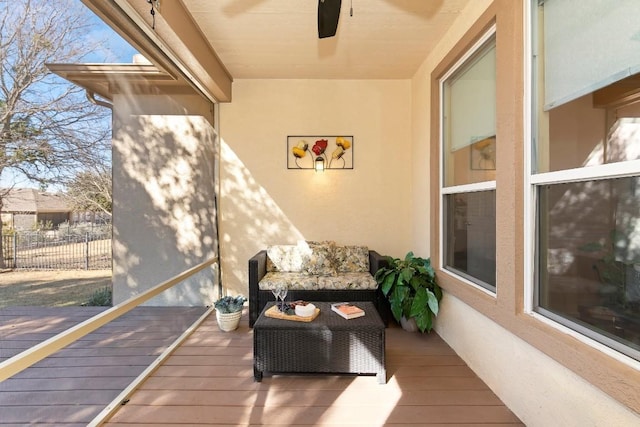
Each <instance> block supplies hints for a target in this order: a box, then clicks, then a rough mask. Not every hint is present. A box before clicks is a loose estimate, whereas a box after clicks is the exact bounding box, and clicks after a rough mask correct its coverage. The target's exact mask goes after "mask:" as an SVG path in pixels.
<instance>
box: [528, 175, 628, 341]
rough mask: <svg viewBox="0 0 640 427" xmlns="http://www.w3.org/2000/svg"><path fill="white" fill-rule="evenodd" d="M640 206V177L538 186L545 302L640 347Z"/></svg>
mask: <svg viewBox="0 0 640 427" xmlns="http://www.w3.org/2000/svg"><path fill="white" fill-rule="evenodd" d="M639 212H640V178H638V177H632V178H618V179H608V180H598V181H587V182H579V183H565V184H554V185H547V186H542V187H540V191H539V234H538V254H539V264H540V265H539V276H540V277H539V287H538V305H539V307H541V308H543V309H545V310H548V311H550V312H552V313H555V314H557V315H559V316H561V317H562V318H565V319H569V320H571V321H573V322H575V323H578V324H579V325H581V326H584V327H586V328H588V329H589V330H591V331H594V332H597V333H598V334H602V335H604V336H605V337H608V338H609V339H611V340H613V341H614V342H618V343H621V344H623V345H626V346H629V347H632V348H635V349H636V350H640V217H639V215H638V213H639ZM594 338H595V339H600V340H602V337H599V336H598V335H594Z"/></svg>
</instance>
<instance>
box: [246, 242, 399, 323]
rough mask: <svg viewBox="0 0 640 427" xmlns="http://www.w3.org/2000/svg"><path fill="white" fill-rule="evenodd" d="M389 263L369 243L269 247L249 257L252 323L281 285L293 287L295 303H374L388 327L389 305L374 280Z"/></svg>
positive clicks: (291, 295)
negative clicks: (303, 301)
mask: <svg viewBox="0 0 640 427" xmlns="http://www.w3.org/2000/svg"><path fill="white" fill-rule="evenodd" d="M384 265H386V260H385V258H384V257H383V256H381V255H380V254H379V253H377V252H376V251H373V250H369V249H368V248H367V247H366V246H344V245H339V244H336V243H335V242H331V241H327V242H308V241H302V242H299V243H298V244H296V245H273V246H269V247H268V248H267V249H266V250H261V251H260V252H258V253H257V254H255V255H254V256H253V257H251V259H249V326H251V327H253V324H254V323H255V322H256V320H257V319H258V316H259V315H260V313H261V312H262V309H263V308H264V307H265V305H266V304H267V302H268V301H273V300H274V296H273V294H272V292H271V290H272V289H274V288H275V286H276V285H278V284H283V285H285V286H286V287H287V288H288V289H289V292H288V294H287V300H289V301H293V300H298V299H302V300H306V301H325V302H331V301H333V302H337V301H371V302H372V303H373V304H374V305H375V307H376V309H377V310H378V313H379V314H380V316H381V317H382V320H383V321H384V323H385V325H386V324H387V319H388V313H389V308H388V303H387V300H386V298H385V297H384V295H383V294H382V291H381V290H380V289H379V288H378V285H377V283H376V281H375V279H374V278H373V276H374V275H375V272H376V271H378V269H379V268H381V267H383V266H384Z"/></svg>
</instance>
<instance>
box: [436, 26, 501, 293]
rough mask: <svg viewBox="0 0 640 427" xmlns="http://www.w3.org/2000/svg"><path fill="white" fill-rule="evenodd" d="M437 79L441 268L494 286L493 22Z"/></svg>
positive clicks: (494, 143) (480, 284)
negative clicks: (464, 53) (440, 155)
mask: <svg viewBox="0 0 640 427" xmlns="http://www.w3.org/2000/svg"><path fill="white" fill-rule="evenodd" d="M440 84H441V94H442V117H441V120H442V126H441V129H442V143H441V148H442V150H441V152H442V153H443V155H442V168H441V170H442V177H441V182H442V187H441V195H442V209H443V212H442V218H443V228H442V229H443V239H442V241H443V248H442V251H443V252H442V253H443V256H442V257H441V258H442V260H443V263H444V265H443V267H444V268H445V269H446V270H447V271H449V272H451V273H453V274H456V275H458V276H460V277H462V278H464V279H466V280H469V281H470V282H472V283H474V284H476V285H479V286H481V287H483V288H486V289H488V290H490V291H495V289H496V257H495V253H496V212H495V206H496V194H495V172H496V146H497V144H496V142H497V141H496V37H495V27H494V28H492V29H491V30H490V31H489V32H488V33H487V34H485V35H484V37H482V38H481V39H480V41H479V42H478V43H477V44H476V45H475V46H474V47H473V48H472V49H471V50H470V51H469V53H468V55H466V56H465V57H464V58H462V60H461V61H459V62H458V63H457V64H456V65H455V66H454V67H453V68H452V69H451V70H450V72H449V73H447V74H446V75H445V76H444V77H443V79H442V80H441V83H440Z"/></svg>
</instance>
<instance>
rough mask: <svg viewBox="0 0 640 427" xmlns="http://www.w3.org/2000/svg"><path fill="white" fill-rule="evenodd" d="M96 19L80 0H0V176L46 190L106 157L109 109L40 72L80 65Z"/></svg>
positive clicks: (90, 44)
mask: <svg viewBox="0 0 640 427" xmlns="http://www.w3.org/2000/svg"><path fill="white" fill-rule="evenodd" d="M94 22H95V21H94V20H93V19H92V15H91V12H90V11H89V10H88V9H86V8H85V7H84V5H82V4H81V3H80V2H79V1H73V0H57V1H54V2H52V1H44V2H43V1H37V2H36V1H31V0H11V1H9V0H0V71H1V72H0V177H4V175H3V174H5V173H6V172H8V171H10V170H11V171H12V173H13V174H16V173H17V174H19V175H22V176H24V177H26V178H27V179H29V180H30V181H32V182H36V183H39V184H40V185H41V187H46V186H47V185H49V184H53V183H58V182H60V181H61V178H63V177H65V176H73V175H74V174H75V173H77V171H78V170H81V169H83V168H85V167H86V166H87V165H91V164H103V163H105V161H106V159H107V158H108V156H109V155H110V136H111V128H110V121H109V120H108V118H109V115H110V111H109V110H107V109H105V108H102V107H98V106H96V105H93V104H91V103H90V102H88V101H87V99H86V98H85V96H84V93H83V90H82V89H81V88H79V87H77V86H75V85H73V84H71V83H69V82H67V81H65V80H63V79H61V78H59V77H57V76H54V75H52V74H51V73H50V72H49V70H48V69H47V67H46V63H78V62H83V57H85V56H86V55H87V54H88V53H90V52H91V51H92V50H94V49H96V48H97V47H98V46H99V44H100V41H92V40H90V39H89V38H88V36H89V34H92V32H91V29H92V27H93V25H94V24H93V23H94ZM13 185H15V184H13ZM11 186H12V185H11V183H10V185H9V187H11ZM6 191H7V190H4V195H6ZM2 196H3V193H2V192H0V207H1V206H2ZM0 237H1V234H0ZM1 242H2V239H1V238H0V266H2V264H3V263H4V257H3V254H2V245H1Z"/></svg>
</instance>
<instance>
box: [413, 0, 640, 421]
mask: <svg viewBox="0 0 640 427" xmlns="http://www.w3.org/2000/svg"><path fill="white" fill-rule="evenodd" d="M524 3H525V2H524V1H523V2H522V4H524ZM522 4H520V5H518V4H517V2H513V1H512V0H495V1H489V0H476V1H473V2H470V4H469V6H468V7H467V9H466V10H465V13H464V14H463V15H462V16H461V17H460V19H459V20H458V21H457V22H456V24H455V25H454V26H453V27H452V28H451V30H450V31H449V33H448V34H447V36H446V37H445V39H444V40H443V41H442V42H441V43H440V45H439V46H438V49H437V50H436V51H434V52H433V54H432V55H431V56H429V57H428V58H427V59H426V60H425V62H424V63H423V64H422V67H421V68H420V70H419V71H418V73H417V74H416V75H415V77H414V78H413V81H412V129H413V138H412V144H413V166H412V170H413V172H412V173H413V177H414V183H415V185H414V187H413V189H412V200H413V211H412V224H413V236H414V237H415V239H416V240H414V242H413V245H414V247H417V248H419V249H420V251H422V252H424V251H426V250H427V249H426V248H425V247H422V246H420V245H421V243H422V242H424V237H427V236H428V237H430V239H431V243H430V246H429V250H430V252H431V256H432V259H433V260H434V262H435V263H436V264H437V263H439V256H438V251H437V248H438V247H439V244H440V239H439V232H438V230H439V225H438V224H439V209H440V205H439V197H438V184H439V183H438V175H437V174H438V173H439V172H438V168H439V165H438V160H437V156H438V155H439V154H438V149H437V146H438V145H437V144H438V132H439V131H438V128H437V127H438V124H437V123H438V119H437V114H438V113H437V108H438V103H437V97H432V95H434V93H433V91H432V89H433V87H434V86H432V84H435V83H434V82H433V81H431V79H432V77H434V76H436V75H437V74H438V73H441V72H442V71H443V69H444V64H452V63H453V62H455V60H456V58H459V56H460V55H461V53H462V52H463V51H464V49H463V47H464V46H468V45H469V44H470V43H471V42H472V41H473V36H472V35H471V34H472V33H474V32H475V33H478V32H481V29H482V28H486V25H487V24H488V23H490V22H491V20H492V19H493V18H494V17H495V16H496V15H497V26H498V42H497V44H498V50H499V53H498V55H499V57H498V76H497V77H498V78H497V80H498V82H499V83H498V85H499V87H498V94H497V96H498V132H497V134H498V141H499V142H498V144H499V145H498V156H497V159H498V165H497V166H498V167H497V178H496V180H497V188H498V190H497V194H498V200H497V209H496V211H497V216H498V218H497V223H498V226H497V230H496V232H497V239H498V242H499V244H498V247H497V259H498V268H497V281H498V295H497V297H493V296H490V295H487V294H486V293H485V292H483V291H480V290H477V289H475V288H473V287H471V286H469V285H467V284H465V283H463V282H461V281H459V280H456V279H455V278H453V277H452V276H448V275H447V274H446V273H444V272H442V271H440V272H439V278H440V283H441V284H442V286H443V287H444V288H445V290H446V294H445V297H444V299H443V301H442V306H441V312H440V314H439V316H438V319H437V324H436V331H437V332H438V334H439V335H440V336H442V337H443V338H444V339H445V340H446V341H447V343H448V344H449V345H451V347H453V348H454V350H455V351H456V352H457V353H458V354H459V355H460V356H461V357H462V358H463V359H464V360H465V361H466V362H467V363H468V364H469V366H470V367H471V368H472V369H473V370H474V371H475V372H476V373H477V374H478V375H479V376H480V377H481V378H482V379H483V380H484V381H485V382H486V383H487V384H488V385H489V386H490V387H491V388H492V389H493V391H494V392H495V393H496V394H497V395H498V396H499V397H500V398H501V399H502V400H503V401H504V402H505V403H506V404H507V405H508V406H509V408H510V409H512V410H513V411H514V413H515V414H516V415H517V416H518V417H520V419H521V420H522V421H523V422H524V423H525V424H526V425H528V426H550V425H563V426H584V425H620V426H631V425H638V423H639V422H640V417H639V415H638V413H637V412H634V410H635V411H638V410H639V409H640V391H639V390H638V388H637V384H638V380H639V378H640V374H639V369H638V364H637V363H634V362H628V361H627V363H622V362H620V361H619V360H617V359H616V358H615V357H611V355H610V354H605V353H604V352H602V351H600V350H597V349H596V348H594V347H591V346H589V345H587V344H585V343H584V342H582V341H579V340H578V339H576V338H574V337H572V336H570V335H569V334H567V333H565V332H562V331H560V330H559V329H558V328H555V327H552V326H549V324H547V323H546V322H543V321H541V320H538V319H536V318H534V317H533V316H531V315H529V314H527V313H525V312H524V301H525V298H528V295H525V291H524V289H525V279H524V263H525V258H524V251H523V248H524V240H523V238H522V235H523V230H524V222H523V217H524V205H523V197H524V196H523V192H524V191H523V190H524V175H523V170H522V167H523V158H524V136H523V135H524V131H523V129H524V125H523V123H522V120H523V119H522V117H523V111H524V102H525V100H524V98H523V95H522V94H523V93H524V80H523V79H524V71H523V58H524V53H523V46H524V43H523V41H522V30H523V29H522V22H523V19H524V18H523V12H522V10H521V6H522ZM500 52H502V53H500ZM429 118H430V124H428V122H429ZM500 144H501V145H500ZM424 145H430V147H431V150H430V151H429V150H428V149H427V148H425V146H424ZM429 192H431V198H430V199H429V200H424V199H425V197H424V195H425V194H429ZM429 220H430V222H429Z"/></svg>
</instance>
